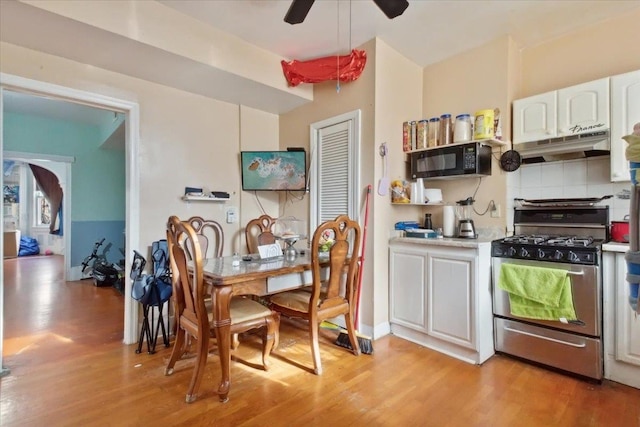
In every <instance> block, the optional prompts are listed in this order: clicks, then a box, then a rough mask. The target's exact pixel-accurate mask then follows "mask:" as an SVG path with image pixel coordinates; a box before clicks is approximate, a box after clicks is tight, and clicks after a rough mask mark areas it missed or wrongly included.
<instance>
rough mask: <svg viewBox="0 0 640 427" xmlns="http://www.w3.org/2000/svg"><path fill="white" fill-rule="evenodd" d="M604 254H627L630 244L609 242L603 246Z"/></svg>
mask: <svg viewBox="0 0 640 427" xmlns="http://www.w3.org/2000/svg"><path fill="white" fill-rule="evenodd" d="M602 250H603V251H604V252H627V251H628V250H629V244H628V243H617V242H607V243H604V244H603V245H602Z"/></svg>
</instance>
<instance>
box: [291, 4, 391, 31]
mask: <svg viewBox="0 0 640 427" xmlns="http://www.w3.org/2000/svg"><path fill="white" fill-rule="evenodd" d="M314 1H315V0H293V1H292V2H291V6H289V10H288V11H287V14H286V15H285V16H284V22H287V23H289V24H291V25H295V24H300V23H301V22H302V21H304V18H306V17H307V14H308V13H309V9H311V6H312V5H313V2H314ZM400 13H402V12H400Z"/></svg>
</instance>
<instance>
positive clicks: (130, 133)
mask: <svg viewBox="0 0 640 427" xmlns="http://www.w3.org/2000/svg"><path fill="white" fill-rule="evenodd" d="M6 90H10V91H16V92H23V93H30V94H33V95H36V96H44V97H47V98H53V99H60V100H66V101H69V102H73V103H79V104H84V105H88V106H93V107H96V108H102V109H106V110H111V111H118V112H121V113H123V114H124V115H125V117H126V119H125V120H126V122H127V126H126V130H125V174H126V201H125V205H126V208H125V210H126V213H125V222H126V232H125V239H124V241H125V247H128V248H131V247H134V248H135V247H138V244H139V232H138V230H139V213H140V209H139V193H140V190H139V186H140V183H139V165H138V155H137V154H138V145H139V128H140V124H139V120H140V114H139V106H138V104H136V103H134V102H131V101H127V100H121V99H116V98H111V97H108V96H104V95H101V94H96V93H91V92H86V91H80V90H76V89H72V88H68V87H64V86H59V85H54V84H50V83H44V82H40V81H36V80H31V79H25V78H22V77H19V76H14V75H9V74H4V73H0V115H1V114H2V113H3V98H4V93H5V91H6ZM3 147H4V143H3V140H2V133H0V153H1V152H3V151H4V149H3ZM1 156H2V157H3V155H1ZM2 160H3V158H2ZM0 180H2V178H0ZM0 220H2V222H3V223H4V213H2V214H0ZM0 249H2V251H4V247H3V244H2V243H0ZM129 269H130V261H129V260H128V259H127V257H125V271H128V270H129ZM0 274H4V271H3V267H2V266H1V265H0ZM124 293H125V295H124V328H123V329H124V330H123V343H124V344H133V343H135V342H136V341H137V329H138V321H137V319H138V304H137V303H136V304H134V301H132V299H131V297H130V294H131V283H130V281H129V280H127V279H126V275H125V289H124ZM3 294H4V288H3V285H1V284H0V366H2V364H1V362H2V360H1V358H2V338H3V337H2V331H3V325H4V300H3Z"/></svg>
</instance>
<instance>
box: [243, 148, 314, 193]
mask: <svg viewBox="0 0 640 427" xmlns="http://www.w3.org/2000/svg"><path fill="white" fill-rule="evenodd" d="M240 159H241V162H240V163H241V165H242V189H243V190H244V191H306V189H307V155H306V152H305V151H304V150H300V151H242V152H241V153H240Z"/></svg>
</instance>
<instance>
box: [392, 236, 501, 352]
mask: <svg viewBox="0 0 640 427" xmlns="http://www.w3.org/2000/svg"><path fill="white" fill-rule="evenodd" d="M423 240H424V241H423ZM447 240H450V243H448V244H449V246H448V244H447ZM431 242H433V243H432V244H430V243H431ZM436 242H437V243H436ZM466 245H467V247H461V246H460V243H459V240H456V239H445V240H444V241H443V240H440V239H433V240H431V239H407V238H395V239H393V240H392V242H391V244H390V247H389V283H390V295H389V297H390V298H389V301H390V322H391V332H392V333H393V334H395V335H397V336H399V337H401V338H405V339H408V340H410V341H413V342H416V343H418V344H421V345H424V346H426V347H429V348H431V349H434V350H437V351H440V352H442V353H446V354H448V355H450V356H453V357H456V358H458V359H461V360H464V361H466V362H469V363H476V364H480V363H483V362H484V361H485V360H487V359H488V358H489V357H491V356H492V355H493V354H494V349H493V348H494V346H493V323H492V309H491V290H490V277H491V270H490V269H491V266H490V265H491V264H490V243H467V244H466Z"/></svg>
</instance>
